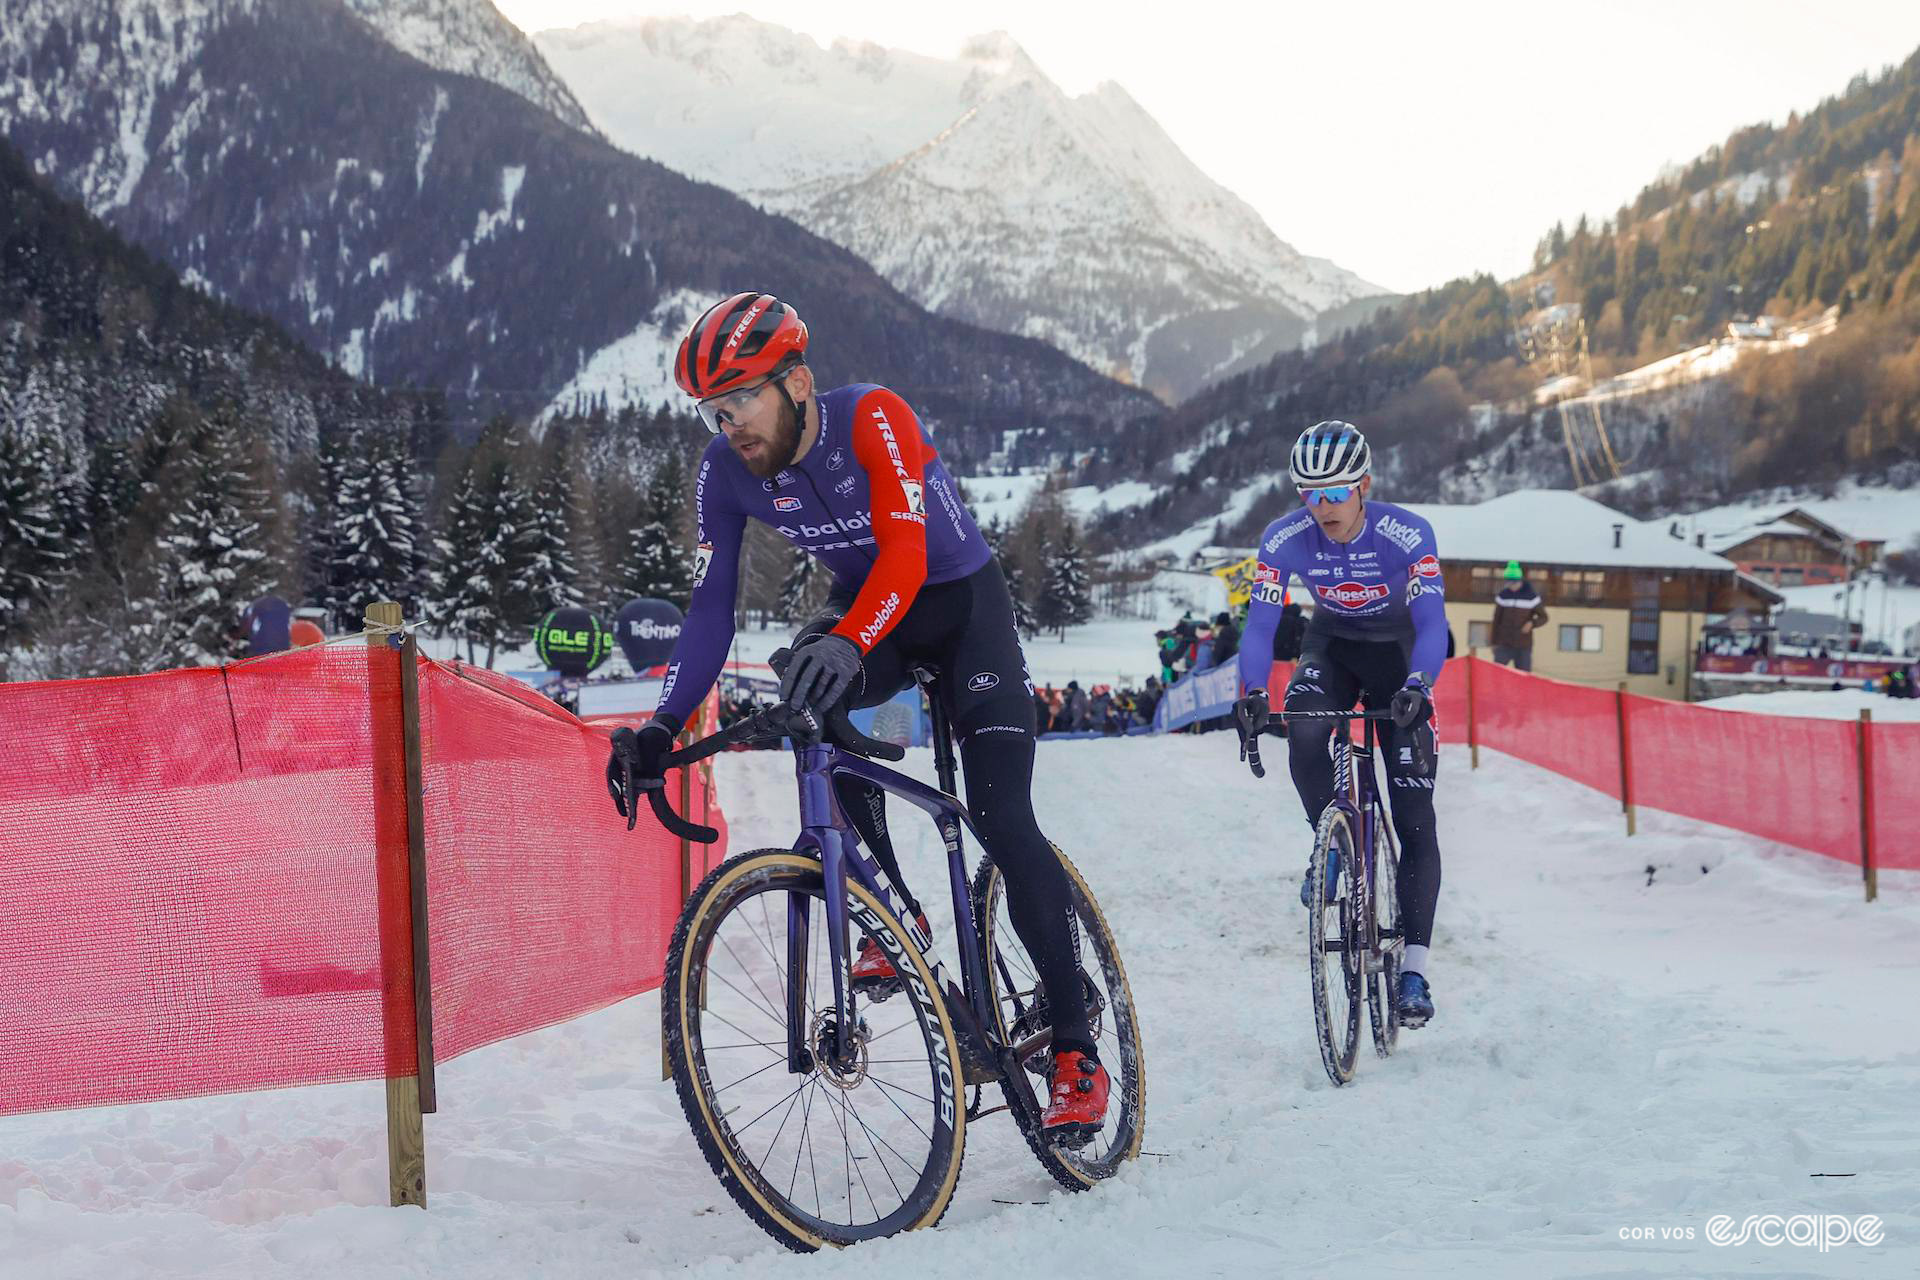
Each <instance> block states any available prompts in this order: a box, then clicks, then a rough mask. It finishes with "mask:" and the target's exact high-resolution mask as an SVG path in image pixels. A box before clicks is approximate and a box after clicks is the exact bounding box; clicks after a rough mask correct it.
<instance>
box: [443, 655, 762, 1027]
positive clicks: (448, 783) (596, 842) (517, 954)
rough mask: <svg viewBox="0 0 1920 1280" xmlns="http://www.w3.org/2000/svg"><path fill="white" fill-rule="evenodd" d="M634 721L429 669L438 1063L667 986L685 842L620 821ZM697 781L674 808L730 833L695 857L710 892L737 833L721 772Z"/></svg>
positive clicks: (474, 676)
mask: <svg viewBox="0 0 1920 1280" xmlns="http://www.w3.org/2000/svg"><path fill="white" fill-rule="evenodd" d="M623 719H625V717H604V718H600V719H597V720H596V721H595V722H593V723H592V724H583V723H582V722H581V721H579V720H577V719H575V718H574V717H573V716H571V715H569V714H568V713H566V712H565V711H562V710H560V709H559V708H558V707H556V706H554V705H553V704H552V703H550V702H547V701H546V700H545V699H543V698H541V697H540V695H538V694H536V693H534V692H533V691H531V690H529V689H527V688H526V686H524V685H520V684H518V683H517V682H515V681H511V680H508V679H506V678H505V677H502V676H499V675H496V674H494V673H492V672H488V671H484V670H480V671H476V670H474V669H473V668H470V667H462V666H459V665H458V664H446V665H442V664H438V663H425V664H422V666H421V669H420V729H421V738H422V745H423V756H424V759H425V768H426V772H425V779H424V781H425V792H426V795H425V800H426V819H427V904H428V908H429V910H428V916H427V923H428V928H429V931H430V933H429V936H430V939H431V947H430V951H431V954H432V957H433V1020H434V1048H435V1051H436V1055H437V1056H438V1057H440V1058H450V1057H453V1056H454V1055H456V1054H461V1053H465V1052H466V1051H467V1050H469V1049H474V1048H477V1047H479V1046H481V1045H484V1044H491V1043H493V1042H494V1041H496V1040H502V1039H505V1038H506V1037H508V1036H513V1035H518V1034H520V1033H521V1032H523V1031H529V1030H532V1029H533V1028H535V1027H543V1026H547V1025H550V1024H552V1023H555V1022H562V1021H564V1020H566V1019H568V1018H572V1017H576V1016H578V1015H580V1014H582V1013H586V1012H588V1011H589V1010H593V1009H598V1008H601V1007H603V1006H605V1005H608V1004H612V1003H613V1002H614V1001H616V1000H621V999H624V998H625V997H627V996H630V995H633V994H635V993H637V992H641V991H648V990H651V989H653V988H654V987H657V986H658V985H659V984H660V977H661V973H662V969H663V965H664V963H665V960H666V952H667V940H668V937H669V935H670V934H671V933H672V932H673V925H674V921H675V920H676V919H677V918H678V916H679V914H680V906H681V903H682V902H683V901H684V898H683V896H682V886H681V867H680V842H679V841H678V840H676V839H674V838H673V837H671V836H669V835H667V833H666V832H664V831H663V830H661V828H660V826H659V824H658V823H656V822H655V821H654V819H653V814H652V813H651V812H650V811H645V812H642V814H641V816H640V821H639V822H638V823H637V824H636V825H635V826H634V829H633V831H632V832H631V833H629V832H628V831H627V824H626V821H625V819H623V818H621V817H620V816H619V815H618V814H616V813H615V812H614V811H613V803H612V801H611V800H610V799H609V798H608V796H607V783H606V764H607V735H608V733H609V732H610V731H611V729H612V727H613V725H615V724H617V723H620V722H621V721H622V720H623ZM633 719H634V720H635V721H636V722H637V721H638V720H640V719H644V717H634V718H633ZM691 774H692V776H691V778H687V779H683V778H682V774H681V772H680V771H675V772H674V773H672V774H670V775H669V776H668V778H667V795H668V797H669V798H670V799H671V800H672V802H673V807H674V808H675V809H676V810H680V809H682V808H683V807H684V809H685V811H686V816H687V817H688V818H689V819H690V820H691V821H694V822H698V823H702V824H704V825H708V826H712V827H715V828H716V829H718V830H719V831H720V832H721V841H720V842H719V843H717V844H714V845H711V846H705V845H697V844H696V845H694V846H693V847H692V849H691V859H690V865H689V868H688V871H687V875H688V878H689V880H690V882H691V883H698V882H699V880H700V878H701V877H702V876H704V875H705V874H706V873H707V870H708V868H709V867H710V866H714V865H718V863H719V861H720V859H721V858H722V857H723V856H724V850H725V848H726V842H725V831H726V828H725V822H724V820H723V819H722V817H721V814H720V810H719V806H718V805H717V804H716V803H715V802H714V798H713V781H712V777H713V775H712V769H711V766H710V765H709V764H705V763H703V764H699V765H695V766H694V768H693V769H692V770H691ZM683 796H684V797H687V799H688V800H689V801H690V803H686V804H683V799H682V797H683ZM689 887H691V885H689Z"/></svg>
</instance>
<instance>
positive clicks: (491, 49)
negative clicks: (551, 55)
mask: <svg viewBox="0 0 1920 1280" xmlns="http://www.w3.org/2000/svg"><path fill="white" fill-rule="evenodd" d="M346 3H347V7H348V8H350V9H352V10H353V11H354V12H355V13H357V14H359V15H360V16H361V17H362V18H365V19H366V20H367V21H368V22H369V23H370V24H372V26H373V27H374V29H375V30H377V31H379V32H380V33H381V34H382V35H384V36H385V37H386V38H387V40H388V42H389V43H391V44H392V45H393V46H394V47H395V48H397V49H400V50H402V51H404V52H406V53H410V54H412V55H413V56H414V57H416V58H418V59H420V61H422V62H424V63H426V64H427V65H428V66H430V67H434V68H436V69H437V70H440V71H454V72H458V73H459V74H461V75H463V76H473V77H475V78H477V79H480V80H491V81H492V82H493V83H494V84H497V85H499V86H500V87H501V88H503V89H511V90H512V91H513V92H515V93H517V94H519V95H520V96H521V97H523V98H525V99H526V100H527V101H528V102H531V103H533V104H534V105H535V106H536V107H544V108H545V109H547V110H548V111H551V112H552V113H553V114H554V115H556V116H559V117H560V118H561V119H562V120H565V121H566V122H567V123H568V124H570V125H572V126H573V127H574V128H576V129H591V128H592V127H593V126H592V125H590V124H589V123H587V113H586V112H585V111H583V110H581V109H580V104H579V103H578V102H576V101H574V97H573V94H572V93H571V92H569V91H568V89H567V86H566V85H565V84H563V83H562V82H561V80H560V78H559V77H558V76H556V75H555V74H554V73H553V69H552V68H551V67H549V66H547V64H546V62H545V61H544V60H543V59H542V58H541V57H540V54H539V51H538V50H536V49H535V48H534V47H533V42H532V41H531V40H529V39H527V37H526V36H524V35H522V34H521V32H520V29H519V28H518V27H516V26H514V25H513V24H512V23H511V22H508V21H507V20H506V18H504V17H503V16H501V13H500V11H499V10H498V9H496V8H494V7H493V6H492V5H491V4H489V3H488V2H487V0H346Z"/></svg>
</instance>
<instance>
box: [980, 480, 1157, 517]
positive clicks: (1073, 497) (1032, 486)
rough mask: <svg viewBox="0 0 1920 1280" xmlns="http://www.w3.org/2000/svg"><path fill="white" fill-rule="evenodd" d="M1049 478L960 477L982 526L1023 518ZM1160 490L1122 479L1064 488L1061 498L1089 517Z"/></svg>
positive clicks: (1138, 501) (1137, 502)
mask: <svg viewBox="0 0 1920 1280" xmlns="http://www.w3.org/2000/svg"><path fill="white" fill-rule="evenodd" d="M1048 478H1049V477H1048V476H1047V475H1045V474H1044V473H1042V472H1038V471H1025V472H1022V473H1021V474H1019V475H1017V476H960V477H958V479H959V482H960V485H961V487H962V489H964V490H965V492H966V495H967V510H969V511H971V512H972V513H973V518H974V520H975V521H976V522H978V523H980V524H982V525H986V524H991V523H993V522H994V521H995V520H999V521H1002V522H1004V523H1006V524H1012V523H1013V522H1014V521H1015V520H1017V519H1019V518H1020V512H1021V511H1022V510H1024V509H1025V508H1026V505H1027V503H1028V502H1029V501H1031V500H1032V498H1033V495H1034V494H1036V493H1039V492H1040V491H1041V490H1042V489H1043V488H1045V487H1046V483H1047V480H1048ZM1159 492H1160V487H1159V486H1158V485H1151V484H1147V483H1146V482H1145V481H1142V480H1123V481H1121V482H1120V483H1119V484H1115V485H1109V486H1108V487H1107V488H1104V489H1101V488H1097V487H1095V486H1093V485H1090V484H1083V485H1075V486H1073V487H1072V488H1070V489H1062V490H1061V491H1060V498H1061V500H1062V501H1063V502H1065V503H1066V504H1067V509H1068V510H1070V511H1072V512H1073V513H1074V515H1076V516H1078V517H1080V518H1081V519H1082V520H1087V519H1091V518H1092V517H1094V516H1097V515H1100V514H1102V513H1103V512H1106V511H1124V510H1126V509H1127V508H1128V507H1137V506H1139V505H1140V504H1141V503H1143V502H1149V501H1151V500H1152V499H1153V497H1154V495H1156V494H1157V493H1159Z"/></svg>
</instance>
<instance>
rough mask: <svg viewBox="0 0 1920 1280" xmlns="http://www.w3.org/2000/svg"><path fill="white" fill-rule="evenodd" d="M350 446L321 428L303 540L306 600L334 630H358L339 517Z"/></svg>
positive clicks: (335, 433)
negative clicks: (309, 522) (308, 521)
mask: <svg viewBox="0 0 1920 1280" xmlns="http://www.w3.org/2000/svg"><path fill="white" fill-rule="evenodd" d="M351 460H352V446H351V444H350V443H349V441H348V437H347V435H346V434H345V433H343V432H338V431H323V432H321V434H320V439H319V442H318V444H317V446H316V448H315V452H314V469H315V475H314V487H313V493H312V496H311V503H310V505H311V508H312V513H313V514H312V525H311V533H310V534H309V536H308V541H307V593H306V596H307V603H309V604H311V605H313V606H314V607H315V608H319V609H325V610H326V611H327V617H328V619H329V620H330V625H331V626H332V628H333V629H334V630H335V631H353V630H357V629H358V622H359V619H358V618H356V617H354V616H353V614H352V612H351V608H350V606H349V602H348V596H347V578H346V565H345V560H346V550H345V546H344V539H343V538H342V536H341V529H340V517H341V515H342V513H343V512H344V511H345V509H346V506H345V504H346V502H347V499H348V495H347V494H346V492H345V490H346V487H347V483H348V472H349V470H350V465H351Z"/></svg>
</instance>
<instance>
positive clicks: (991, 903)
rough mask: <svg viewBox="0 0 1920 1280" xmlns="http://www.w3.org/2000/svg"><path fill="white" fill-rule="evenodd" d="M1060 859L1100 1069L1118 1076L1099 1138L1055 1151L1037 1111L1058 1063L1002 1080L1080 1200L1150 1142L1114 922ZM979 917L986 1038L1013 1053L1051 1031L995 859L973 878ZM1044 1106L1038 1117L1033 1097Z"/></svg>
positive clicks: (1136, 1030) (1058, 1175) (1037, 1059)
mask: <svg viewBox="0 0 1920 1280" xmlns="http://www.w3.org/2000/svg"><path fill="white" fill-rule="evenodd" d="M1049 847H1050V848H1053V852H1054V855H1055V856H1056V857H1058V858H1059V859H1060V865H1061V867H1062V868H1064V869H1065V871H1066V873H1067V882H1068V885H1069V887H1070V888H1071V890H1072V892H1073V907H1074V911H1073V915H1072V917H1071V918H1070V920H1069V927H1070V928H1071V929H1072V930H1073V949H1074V955H1075V956H1076V957H1077V958H1078V960H1079V966H1080V984H1081V987H1082V989H1083V990H1084V992H1085V993H1086V997H1087V1014H1088V1020H1089V1022H1090V1023H1091V1025H1092V1028H1093V1038H1094V1047H1095V1048H1096V1049H1097V1050H1098V1052H1099V1055H1100V1062H1101V1065H1103V1066H1105V1067H1106V1069H1107V1071H1108V1073H1109V1074H1110V1075H1111V1076H1112V1077H1113V1093H1112V1095H1111V1097H1110V1099H1109V1101H1108V1104H1107V1118H1106V1122H1105V1124H1104V1125H1102V1126H1101V1129H1100V1132H1098V1133H1096V1134H1095V1135H1094V1136H1093V1137H1092V1139H1091V1140H1090V1141H1088V1142H1087V1144H1086V1145H1085V1146H1083V1147H1080V1148H1078V1149H1075V1148H1070V1147H1065V1146H1058V1145H1055V1144H1053V1143H1050V1142H1048V1141H1047V1140H1046V1137H1045V1135H1044V1134H1042V1133H1041V1132H1040V1110H1044V1109H1045V1106H1046V1098H1047V1090H1048V1081H1049V1078H1050V1077H1051V1075H1052V1071H1053V1054H1052V1053H1051V1052H1050V1051H1048V1050H1041V1051H1039V1052H1037V1053H1034V1054H1032V1055H1030V1056H1029V1057H1028V1059H1027V1061H1026V1062H1025V1063H1024V1064H1022V1065H1023V1066H1024V1068H1025V1070H1026V1071H1027V1073H1028V1076H1029V1079H1027V1080H1025V1081H1014V1080H1005V1079H1003V1080H1002V1081H1001V1089H1002V1091H1003V1092H1004V1093H1005V1094H1006V1098H1007V1109H1008V1110H1009V1111H1011V1112H1012V1113H1013V1116H1014V1119H1015V1120H1016V1121H1018V1123H1019V1125H1020V1131H1021V1133H1022V1134H1023V1135H1024V1136H1025V1137H1026V1139H1027V1145H1028V1146H1029V1147H1031V1148H1033V1154H1034V1155H1035V1156H1036V1157H1037V1158H1038V1159H1039V1161H1040V1163H1041V1165H1042V1166H1043V1167H1044V1168H1045V1169H1046V1170H1047V1172H1048V1173H1050V1174H1052V1175H1053V1177H1054V1180H1055V1181H1056V1182H1058V1183H1059V1184H1060V1185H1061V1186H1063V1187H1065V1188H1067V1190H1069V1191H1083V1190H1085V1189H1086V1188H1088V1187H1091V1186H1093V1185H1094V1184H1095V1183H1097V1182H1100V1181H1101V1180H1103V1179H1106V1178H1111V1177H1112V1176H1113V1175H1114V1174H1116V1173H1118V1172H1119V1171H1120V1167H1121V1166H1122V1165H1123V1164H1125V1163H1126V1162H1127V1161H1129V1160H1132V1159H1135V1158H1136V1157H1138V1156H1139V1154H1140V1142H1141V1139H1142V1138H1143V1137H1144V1136H1145V1134H1146V1112H1147V1065H1146V1054H1145V1052H1144V1051H1143V1050H1142V1048H1141V1044H1140V1017H1139V1014H1138V1013H1137V1012H1136V1010H1135V1009H1134V1006H1133V989H1132V988H1131V987H1129V986H1128V985H1127V971H1126V969H1125V968H1124V967H1123V966H1122V965H1121V963H1120V949H1119V947H1118V946H1117V945H1116V944H1115V942H1114V940H1113V931H1112V930H1111V929H1109V928H1108V927H1107V918H1106V916H1105V915H1103V914H1102V913H1101V911H1100V904H1099V903H1098V902H1096V901H1095V900H1094V897H1093V891H1092V890H1091V889H1089V888H1087V882H1086V881H1085V880H1084V879H1083V878H1082V877H1081V875H1080V872H1079V869H1078V868H1076V867H1075V866H1074V865H1073V863H1071V862H1069V861H1068V860H1067V855H1066V854H1064V853H1061V852H1060V850H1059V849H1058V848H1057V847H1054V846H1051V845H1050V846H1049ZM973 918H974V920H975V922H976V924H977V926H978V928H979V929H980V935H981V936H980V953H981V955H982V956H984V957H985V959H986V965H987V987H988V994H989V997H990V998H989V1001H988V1003H989V1004H990V1005H991V1007H992V1016H993V1025H992V1026H991V1027H989V1028H988V1029H989V1030H990V1031H991V1032H992V1033H993V1035H994V1037H995V1039H997V1040H998V1041H999V1042H1000V1043H1001V1044H1005V1045H1016V1044H1019V1043H1020V1042H1022V1041H1023V1040H1026V1039H1028V1038H1030V1037H1031V1036H1033V1035H1034V1034H1035V1033H1036V1032H1038V1031H1041V1030H1043V1029H1045V1028H1047V1027H1048V1026H1049V1025H1050V1023H1049V1022H1048V1018H1047V995H1046V989H1045V988H1044V987H1043V986H1042V985H1041V982H1040V979H1039V977H1038V976H1037V975H1036V973H1035V970H1034V965H1033V961H1032V959H1031V958H1030V957H1029V956H1028V955H1027V949H1026V947H1025V946H1023V945H1022V944H1021V942H1020V938H1019V935H1018V934H1017V933H1015V932H1014V928H1013V918H1012V916H1011V915H1009V914H1008V911H1007V893H1006V879H1005V877H1003V876H1002V875H1001V874H1000V868H998V867H996V866H995V865H994V864H993V860H992V859H991V858H982V859H981V860H980V867H979V869H978V870H977V871H976V872H975V873H974V877H973ZM1036 1093H1037V1095H1038V1099H1037V1101H1038V1107H1039V1110H1036V1109H1035V1094H1036Z"/></svg>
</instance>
